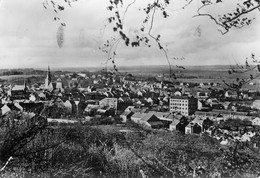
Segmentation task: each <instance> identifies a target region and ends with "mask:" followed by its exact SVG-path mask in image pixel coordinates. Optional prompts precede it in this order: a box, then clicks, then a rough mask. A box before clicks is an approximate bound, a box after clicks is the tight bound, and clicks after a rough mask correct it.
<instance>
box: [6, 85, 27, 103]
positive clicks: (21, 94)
mask: <svg viewBox="0 0 260 178" xmlns="http://www.w3.org/2000/svg"><path fill="white" fill-rule="evenodd" d="M27 92H28V88H27V86H26V85H25V84H23V85H14V86H12V87H11V88H10V90H9V91H8V95H9V96H10V97H11V98H12V99H25V98H26V99H28V97H29V96H28V93H27Z"/></svg>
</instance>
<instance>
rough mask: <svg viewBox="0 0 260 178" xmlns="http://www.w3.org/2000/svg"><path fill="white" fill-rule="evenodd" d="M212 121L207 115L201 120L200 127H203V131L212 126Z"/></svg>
mask: <svg viewBox="0 0 260 178" xmlns="http://www.w3.org/2000/svg"><path fill="white" fill-rule="evenodd" d="M213 123H214V122H213V121H212V120H210V119H209V118H208V117H207V118H206V119H204V120H203V123H202V128H203V131H206V130H208V129H209V128H210V127H211V126H213Z"/></svg>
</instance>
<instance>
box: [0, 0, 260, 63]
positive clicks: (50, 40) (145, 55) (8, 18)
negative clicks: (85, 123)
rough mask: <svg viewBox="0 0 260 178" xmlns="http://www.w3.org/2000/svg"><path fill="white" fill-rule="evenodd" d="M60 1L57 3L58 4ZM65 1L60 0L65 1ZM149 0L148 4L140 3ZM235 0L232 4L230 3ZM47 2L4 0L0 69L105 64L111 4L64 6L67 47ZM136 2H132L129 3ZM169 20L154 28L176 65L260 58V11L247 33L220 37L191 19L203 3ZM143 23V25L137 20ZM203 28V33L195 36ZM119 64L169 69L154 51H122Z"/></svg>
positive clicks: (132, 19)
mask: <svg viewBox="0 0 260 178" xmlns="http://www.w3.org/2000/svg"><path fill="white" fill-rule="evenodd" d="M56 1H57V0H56ZM60 1H61V0H60ZM140 1H142V2H145V1H144V0H140ZM230 1H232V0H230ZM42 2H44V0H0V62H1V65H0V68H24V67H26V68H30V67H35V68H46V67H47V66H48V65H50V66H51V67H94V66H102V65H104V63H105V61H106V56H105V55H104V54H103V53H102V52H101V51H100V50H98V47H99V46H100V45H102V44H103V42H104V41H106V40H107V39H108V38H109V33H108V32H107V31H109V30H107V29H109V26H107V27H106V28H104V27H105V26H106V25H107V21H106V18H107V17H108V16H109V12H108V11H107V10H106V6H107V5H108V0H79V1H78V2H76V3H73V4H72V7H71V8H70V7H68V6H65V11H63V12H61V13H59V17H60V18H61V19H62V21H64V22H65V23H66V24H67V26H66V28H65V29H64V45H63V47H62V48H59V46H58V44H57V39H56V37H57V31H58V28H59V26H60V24H59V23H58V22H56V21H54V20H53V18H54V17H55V12H53V11H52V10H51V9H48V10H45V9H44V7H43V5H42ZM130 2H131V1H130ZM172 5H173V6H171V7H170V8H169V9H168V11H169V13H170V18H168V19H167V20H163V19H162V18H160V16H158V17H156V18H155V25H154V28H153V30H152V33H154V34H157V33H159V34H161V36H162V44H164V45H167V48H168V54H169V57H170V58H173V57H182V56H183V57H184V58H185V60H182V61H176V60H171V63H172V64H173V65H174V64H176V65H217V64H227V65H230V64H235V63H241V64H242V63H244V59H245V58H246V57H248V56H250V55H251V53H254V54H255V55H256V57H257V58H259V57H260V50H259V46H260V13H259V12H255V13H253V14H251V16H252V17H255V18H256V20H255V21H254V22H253V24H252V25H250V26H249V27H246V28H243V29H232V30H231V31H230V32H229V33H228V34H226V35H221V33H220V32H219V31H218V30H217V28H218V27H217V26H216V25H215V24H214V23H213V22H212V21H210V20H209V19H208V18H205V17H197V18H192V16H193V15H195V13H196V11H195V10H196V8H197V7H198V4H197V3H196V2H195V3H193V4H192V5H191V6H190V7H189V8H187V9H186V10H180V11H173V10H174V9H175V8H178V4H172ZM139 8H140V4H138V3H136V4H135V5H134V6H132V9H131V10H129V11H128V14H127V16H126V20H127V23H126V26H127V28H128V32H129V33H132V32H133V31H135V30H136V28H137V25H136V24H139V25H140V23H138V22H140V21H141V20H142V19H141V17H142V15H140V13H141V12H140V11H138V9H139ZM137 19H139V21H138V20H137ZM198 27H199V28H200V29H201V35H200V36H199V35H198V33H196V29H197V28H198ZM117 53H118V58H117V59H116V62H117V65H119V66H120V65H124V66H126V65H127V66H132V65H167V61H166V59H165V58H164V55H163V53H162V51H160V50H159V49H158V48H157V46H156V45H155V46H154V47H152V48H146V47H141V48H129V47H128V48H127V47H125V46H123V45H119V47H118V52H117Z"/></svg>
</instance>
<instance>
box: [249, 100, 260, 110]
mask: <svg viewBox="0 0 260 178" xmlns="http://www.w3.org/2000/svg"><path fill="white" fill-rule="evenodd" d="M251 107H252V108H254V109H259V110H260V100H255V101H253V103H252V105H251Z"/></svg>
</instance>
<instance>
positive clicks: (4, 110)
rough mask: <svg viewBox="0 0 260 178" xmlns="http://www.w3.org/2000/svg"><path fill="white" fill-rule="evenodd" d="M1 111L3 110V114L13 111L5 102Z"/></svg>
mask: <svg viewBox="0 0 260 178" xmlns="http://www.w3.org/2000/svg"><path fill="white" fill-rule="evenodd" d="M1 111H2V115H4V114H5V113H7V112H9V111H11V109H10V108H9V107H8V106H7V105H6V104H5V105H4V106H3V107H2V108H1Z"/></svg>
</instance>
